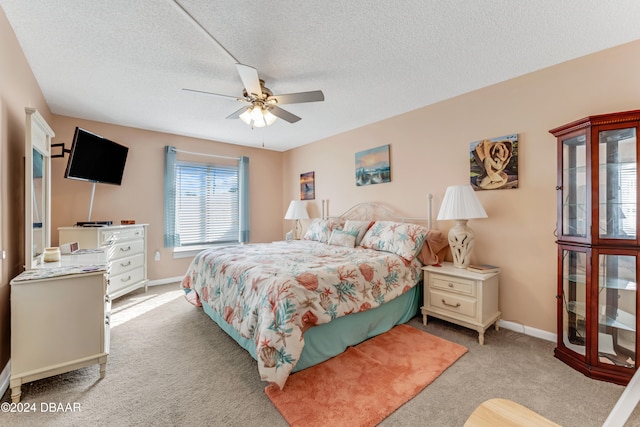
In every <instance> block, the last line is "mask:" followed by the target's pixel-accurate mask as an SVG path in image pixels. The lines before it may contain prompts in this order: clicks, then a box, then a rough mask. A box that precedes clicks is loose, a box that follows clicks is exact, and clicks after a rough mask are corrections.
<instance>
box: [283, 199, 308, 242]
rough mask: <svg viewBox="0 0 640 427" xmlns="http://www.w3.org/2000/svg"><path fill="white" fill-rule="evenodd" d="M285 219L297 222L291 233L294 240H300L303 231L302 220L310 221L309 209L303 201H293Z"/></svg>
mask: <svg viewBox="0 0 640 427" xmlns="http://www.w3.org/2000/svg"><path fill="white" fill-rule="evenodd" d="M284 219H293V220H295V221H296V222H295V224H294V226H293V229H292V230H291V233H292V234H293V239H294V240H298V239H300V232H301V231H302V226H301V225H300V220H301V219H309V214H308V213H307V207H306V206H305V204H304V202H303V201H301V200H292V201H291V203H290V204H289V209H287V213H286V214H285V215H284Z"/></svg>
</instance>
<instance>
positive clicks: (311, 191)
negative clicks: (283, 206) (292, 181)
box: [300, 172, 316, 200]
mask: <svg viewBox="0 0 640 427" xmlns="http://www.w3.org/2000/svg"><path fill="white" fill-rule="evenodd" d="M315 174H316V173H315V172H307V173H301V174H300V200H314V199H315V198H316V178H315Z"/></svg>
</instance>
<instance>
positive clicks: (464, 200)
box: [438, 184, 487, 268]
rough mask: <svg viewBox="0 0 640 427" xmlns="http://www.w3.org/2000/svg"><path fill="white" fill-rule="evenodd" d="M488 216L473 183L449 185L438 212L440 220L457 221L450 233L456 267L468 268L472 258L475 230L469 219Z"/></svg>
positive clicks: (450, 245) (450, 243) (450, 244)
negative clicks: (468, 221)
mask: <svg viewBox="0 0 640 427" xmlns="http://www.w3.org/2000/svg"><path fill="white" fill-rule="evenodd" d="M486 217H487V213H486V212H485V211H484V208H483V207H482V204H481V203H480V200H478V196H476V193H475V191H474V190H473V188H471V185H468V184H467V185H452V186H450V187H447V191H446V192H445V194H444V199H443V200H442V206H440V212H438V221H440V220H455V221H456V225H455V226H454V227H453V228H452V229H451V230H449V234H448V238H449V247H450V248H451V255H452V256H453V265H454V267H457V268H467V266H468V265H469V261H470V259H471V251H472V250H473V241H474V236H473V230H471V228H469V227H468V226H467V220H470V219H474V218H486Z"/></svg>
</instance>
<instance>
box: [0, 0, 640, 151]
mask: <svg viewBox="0 0 640 427" xmlns="http://www.w3.org/2000/svg"><path fill="white" fill-rule="evenodd" d="M179 1H180V4H181V5H182V6H183V7H184V8H185V9H186V10H188V11H189V13H190V14H191V15H193V16H194V17H195V18H196V19H198V20H199V21H200V22H201V23H202V25H203V26H204V27H205V28H206V29H207V30H208V31H209V33H211V34H212V35H213V36H214V37H215V38H216V39H217V40H218V41H219V43H220V44H221V45H223V46H224V47H225V48H226V49H227V50H228V51H229V52H230V53H231V55H232V56H233V57H235V58H237V60H238V61H239V62H241V63H243V64H246V65H251V66H253V67H255V68H257V69H258V72H259V74H260V77H261V78H262V79H264V80H265V81H266V86H267V87H269V88H270V89H271V90H272V91H273V93H275V94H282V93H292V92H303V91H310V90H316V89H321V90H322V91H323V92H324V95H325V101H324V102H316V103H306V104H294V105H287V106H284V107H283V108H285V109H287V110H288V111H290V112H292V113H294V114H296V115H298V116H300V117H302V120H301V121H299V122H297V123H295V124H289V123H287V122H284V121H283V120H277V121H276V123H274V124H273V125H271V126H269V127H265V128H261V129H251V128H250V127H249V126H247V125H245V124H244V123H243V122H241V121H240V120H227V119H225V118H226V117H227V116H228V115H229V114H231V113H232V112H234V111H236V110H237V109H239V108H240V107H241V106H242V104H240V103H239V102H237V101H234V100H230V99H224V98H218V97H213V96H206V95H199V94H195V93H189V92H185V91H182V90H181V89H182V88H192V89H199V90H204V91H209V92H216V93H221V94H227V95H233V96H241V95H242V82H241V80H240V78H239V76H238V74H237V71H236V68H235V64H234V61H233V59H232V56H230V55H228V54H227V53H225V52H224V50H223V49H221V48H220V47H219V46H218V45H217V44H215V43H214V42H213V41H212V40H211V39H210V38H208V37H207V36H206V35H205V34H204V33H203V32H201V31H200V29H199V28H198V27H197V26H196V25H194V24H193V23H192V22H191V21H190V20H189V19H188V18H187V17H186V16H185V15H184V14H183V13H182V12H181V10H180V9H179V8H178V7H177V6H176V5H175V3H174V1H173V0H108V1H105V0H47V1H25V0H0V6H1V7H2V8H3V9H4V11H5V13H6V15H7V17H8V19H9V21H10V23H11V25H12V27H13V29H14V31H15V33H16V35H17V37H18V40H19V42H20V44H21V46H22V49H23V50H24V52H25V55H26V57H27V60H28V61H29V64H30V65H31V68H32V69H33V72H34V74H35V76H36V79H37V80H38V83H39V84H40V87H41V89H42V92H43V93H44V96H45V98H46V100H47V103H48V104H49V107H50V108H51V110H52V112H53V113H55V114H61V115H65V116H71V117H79V118H83V119H88V120H96V121H101V122H107V123H115V124H119V125H124V126H131V127H136V128H142V129H149V130H154V131H160V132H167V133H172V134H178V135H187V136H193V137H198V138H204V139H209V140H216V141H223V142H228V143H233V144H242V145H249V146H257V147H261V146H264V147H265V148H267V149H271V150H278V151H284V150H288V149H290V148H293V147H296V146H300V145H303V144H307V143H310V142H313V141H317V140H320V139H323V138H326V137H329V136H332V135H335V134H338V133H341V132H345V131H348V130H350V129H354V128H358V127H361V126H364V125H367V124H369V123H373V122H376V121H379V120H382V119H385V118H388V117H392V116H395V115H398V114H401V113H404V112H407V111H411V110H414V109H417V108H420V107H423V106H425V105H429V104H433V103H435V102H438V101H441V100H444V99H448V98H451V97H454V96H456V95H460V94H462V93H465V92H469V91H472V90H475V89H479V88H482V87H485V86H488V85H491V84H494V83H498V82H500V81H504V80H507V79H510V78H513V77H517V76H520V75H523V74H526V73H529V72H532V71H535V70H539V69H541V68H544V67H548V66H551V65H554V64H557V63H560V62H564V61H567V60H570V59H573V58H577V57H580V56H584V55H587V54H590V53H593V52H596V51H599V50H602V49H606V48H609V47H612V46H616V45H619V44H622V43H626V42H630V41H633V40H637V39H640V25H638V22H639V21H640V1H638V0H616V1H615V2H614V1H602V0H564V1H559V0H473V1H470V0H445V1H443V0H404V1H398V0H386V1H385V0H349V1H345V0H327V1H294V0H286V1H265V0H245V1H237V0H236V1H231V0H227V1H222V0H213V1H212V0H179ZM103 136H106V137H108V135H103Z"/></svg>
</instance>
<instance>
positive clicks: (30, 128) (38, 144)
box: [24, 107, 55, 270]
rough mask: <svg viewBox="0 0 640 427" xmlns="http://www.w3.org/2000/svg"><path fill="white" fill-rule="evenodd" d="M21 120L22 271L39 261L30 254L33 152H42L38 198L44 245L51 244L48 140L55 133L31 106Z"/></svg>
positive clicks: (39, 261) (49, 150)
mask: <svg viewBox="0 0 640 427" xmlns="http://www.w3.org/2000/svg"><path fill="white" fill-rule="evenodd" d="M25 112H26V123H25V147H24V152H25V153H24V154H25V165H24V173H25V174H24V178H25V179H24V184H25V185H24V230H25V234H24V263H25V270H30V269H32V268H35V267H37V266H38V265H40V264H42V256H41V255H42V254H38V255H36V256H34V254H33V248H34V240H33V239H34V232H33V218H34V208H35V207H34V203H33V202H34V198H35V189H34V180H33V152H34V150H35V151H37V152H38V153H40V154H42V201H43V206H42V208H41V209H40V215H41V218H42V234H43V242H44V247H43V248H42V252H44V248H45V247H49V246H51V139H52V138H53V137H54V136H55V133H54V132H53V130H52V129H51V127H50V126H49V125H48V124H47V122H46V121H45V120H44V118H43V117H42V116H41V115H40V113H38V111H37V110H36V109H35V108H30V107H27V108H25Z"/></svg>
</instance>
